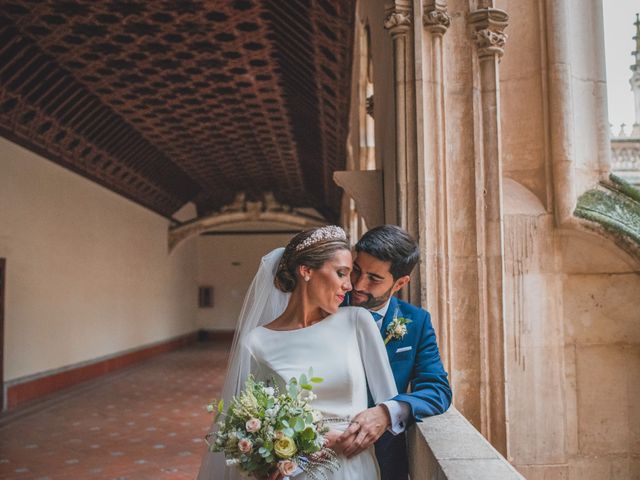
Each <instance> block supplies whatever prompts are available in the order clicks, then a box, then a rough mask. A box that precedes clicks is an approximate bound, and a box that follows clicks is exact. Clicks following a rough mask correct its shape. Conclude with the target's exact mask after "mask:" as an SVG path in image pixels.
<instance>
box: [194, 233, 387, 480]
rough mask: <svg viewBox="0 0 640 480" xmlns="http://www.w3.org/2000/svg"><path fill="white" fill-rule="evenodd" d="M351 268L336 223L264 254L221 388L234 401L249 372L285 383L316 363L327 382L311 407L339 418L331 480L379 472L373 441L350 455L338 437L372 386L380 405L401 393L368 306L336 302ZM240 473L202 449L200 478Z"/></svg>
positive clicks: (331, 441) (221, 479) (331, 436)
mask: <svg viewBox="0 0 640 480" xmlns="http://www.w3.org/2000/svg"><path fill="white" fill-rule="evenodd" d="M351 267H352V259H351V252H350V250H349V245H348V243H347V240H346V235H345V232H344V231H343V230H342V229H341V228H340V227H336V226H327V227H319V228H314V229H311V230H307V231H304V232H302V233H300V234H298V235H296V236H295V237H294V238H293V239H292V240H291V241H290V242H289V244H288V245H287V246H286V248H284V249H283V248H279V249H276V250H274V251H272V252H271V253H269V254H268V255H266V256H265V257H263V258H262V261H261V264H260V267H259V269H258V272H257V274H256V276H255V278H254V279H253V282H252V283H251V286H250V287H249V290H248V292H247V295H246V297H245V300H244V304H243V307H242V311H241V313H240V317H239V320H238V325H237V328H236V334H235V337H234V341H233V344H232V347H231V357H230V363H229V368H228V371H227V377H226V379H225V384H224V388H223V392H222V396H223V398H224V400H225V404H229V400H230V399H231V398H232V397H233V396H234V395H236V394H238V393H239V392H240V391H241V389H242V388H243V387H244V382H245V380H246V378H247V376H248V375H249V374H253V375H254V377H256V379H257V380H269V379H272V378H275V379H277V381H279V382H282V383H284V382H286V381H288V380H289V379H290V378H291V377H298V376H299V375H300V374H301V373H304V372H307V371H308V370H309V368H310V367H311V368H313V371H314V373H315V375H317V376H319V377H322V378H324V381H323V382H322V383H320V384H318V385H317V386H315V387H314V393H315V394H316V395H317V398H316V399H315V400H314V401H313V403H312V406H313V407H314V408H315V409H317V410H320V411H321V412H322V413H323V415H324V416H325V417H327V418H334V419H340V421H338V422H337V423H332V424H331V428H332V429H331V431H329V432H328V433H327V434H326V442H327V445H328V446H329V447H330V448H332V449H334V450H335V451H336V453H338V455H339V462H340V469H339V470H338V471H337V472H335V473H333V474H332V475H331V477H330V478H331V480H347V479H348V480H358V479H362V480H365V479H366V480H369V479H377V478H379V477H380V474H379V470H378V464H377V462H376V458H375V454H374V450H373V447H371V448H369V449H368V450H365V451H364V452H362V453H360V454H359V455H356V456H354V457H351V458H346V457H345V456H344V455H341V444H340V443H338V442H337V439H338V437H339V436H340V434H341V433H342V432H343V431H344V430H346V428H347V427H348V425H349V419H350V418H351V417H353V416H355V415H356V414H357V413H359V412H361V411H363V410H365V409H366V408H367V403H368V402H367V386H368V387H369V390H370V392H371V395H372V397H373V399H374V401H375V403H376V404H378V403H380V402H382V401H385V400H388V399H390V398H392V397H394V396H395V395H396V394H397V390H396V386H395V382H394V379H393V375H392V373H391V367H390V366H389V360H388V357H387V354H386V352H385V348H384V344H383V341H382V337H381V336H380V332H379V331H378V330H377V327H376V324H375V322H374V321H373V318H372V317H371V315H370V313H369V312H368V311H367V310H365V309H362V308H359V307H344V308H339V307H340V305H341V304H342V301H343V300H344V296H345V294H346V292H348V291H349V290H351V283H350V280H349V273H350V272H351ZM236 478H240V474H239V472H238V471H237V470H236V469H234V468H233V467H226V466H225V462H224V458H223V455H222V454H221V453H206V454H205V458H204V460H203V462H202V465H201V467H200V473H199V474H198V480H214V479H215V480H231V479H236ZM295 478H296V480H303V479H305V478H306V476H305V475H304V474H300V475H297V476H295Z"/></svg>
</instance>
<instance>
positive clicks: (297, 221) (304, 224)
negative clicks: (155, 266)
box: [169, 192, 326, 251]
mask: <svg viewBox="0 0 640 480" xmlns="http://www.w3.org/2000/svg"><path fill="white" fill-rule="evenodd" d="M243 222H258V223H265V224H272V223H280V224H285V225H290V226H291V227H294V228H296V229H299V230H304V229H306V228H311V227H317V226H321V225H324V224H326V222H325V220H324V219H323V218H321V217H315V216H311V215H306V214H303V213H301V212H298V211H295V210H294V209H293V208H291V207H290V206H288V205H282V204H281V203H279V202H278V201H277V200H276V199H275V197H274V195H273V193H271V192H266V193H264V194H263V199H262V200H258V201H255V202H252V201H248V200H247V197H246V194H245V193H244V192H239V193H238V194H236V197H235V198H234V200H233V202H231V203H230V204H229V205H226V206H224V207H222V208H221V209H220V211H219V212H217V213H214V214H212V215H209V216H207V217H203V218H197V219H195V220H193V221H191V222H187V223H185V224H182V225H179V226H177V227H173V228H171V229H170V230H169V251H172V250H173V249H174V248H175V247H176V246H177V245H178V244H179V243H180V242H182V241H183V240H186V239H187V238H190V237H193V236H195V235H199V234H201V233H203V232H207V231H211V230H216V229H218V228H219V227H222V226H226V225H231V224H234V225H241V224H242V223H243Z"/></svg>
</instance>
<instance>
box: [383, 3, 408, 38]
mask: <svg viewBox="0 0 640 480" xmlns="http://www.w3.org/2000/svg"><path fill="white" fill-rule="evenodd" d="M385 13H386V16H385V19H384V28H386V29H387V30H389V31H390V32H391V35H394V36H395V35H397V34H400V33H406V32H407V31H408V30H409V29H410V28H411V24H412V21H411V13H412V9H411V4H410V3H408V2H406V3H405V2H396V3H394V4H393V5H389V6H387V8H386V9H385Z"/></svg>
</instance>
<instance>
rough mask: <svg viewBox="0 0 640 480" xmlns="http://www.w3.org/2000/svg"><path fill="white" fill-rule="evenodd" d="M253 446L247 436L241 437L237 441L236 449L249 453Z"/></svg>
mask: <svg viewBox="0 0 640 480" xmlns="http://www.w3.org/2000/svg"><path fill="white" fill-rule="evenodd" d="M252 448H253V443H251V440H249V439H248V438H243V439H242V440H240V441H239V442H238V450H240V451H241V452H242V453H249V452H250V451H251V449H252Z"/></svg>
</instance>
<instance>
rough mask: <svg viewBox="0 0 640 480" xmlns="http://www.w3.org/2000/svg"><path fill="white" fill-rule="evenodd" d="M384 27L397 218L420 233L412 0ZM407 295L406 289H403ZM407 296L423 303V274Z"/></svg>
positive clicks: (403, 0) (394, 9) (389, 11)
mask: <svg viewBox="0 0 640 480" xmlns="http://www.w3.org/2000/svg"><path fill="white" fill-rule="evenodd" d="M385 14H386V16H385V21H384V27H385V28H386V29H387V30H389V32H390V33H391V37H392V39H393V63H394V94H395V129H396V134H395V141H396V159H395V160H396V195H397V198H396V202H397V203H396V222H397V223H398V225H400V226H401V227H402V228H404V229H405V230H407V231H408V232H409V233H410V234H412V235H413V236H414V237H417V236H418V233H419V232H418V176H417V173H418V172H417V160H416V101H415V83H414V82H415V70H414V66H415V58H414V48H413V35H412V33H413V7H412V2H411V1H410V0H396V1H395V2H394V3H393V4H392V5H389V6H387V7H386V9H385ZM401 297H403V298H407V292H401ZM408 299H409V300H410V301H413V302H414V303H416V304H419V303H420V278H419V275H417V273H416V274H414V275H413V277H412V281H411V284H410V292H409V296H408Z"/></svg>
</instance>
